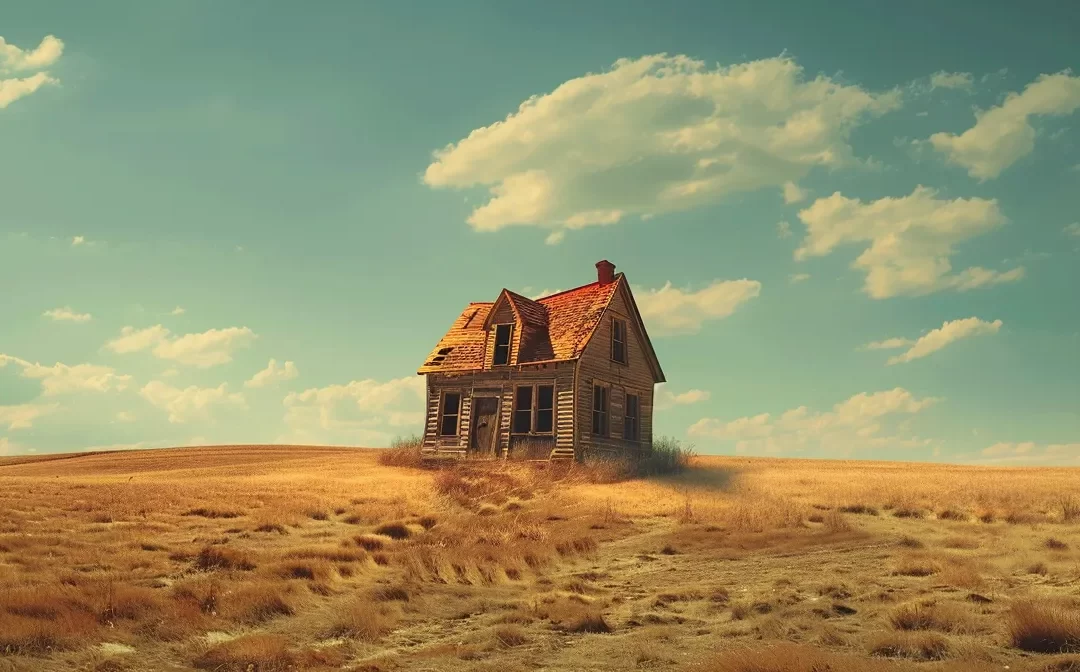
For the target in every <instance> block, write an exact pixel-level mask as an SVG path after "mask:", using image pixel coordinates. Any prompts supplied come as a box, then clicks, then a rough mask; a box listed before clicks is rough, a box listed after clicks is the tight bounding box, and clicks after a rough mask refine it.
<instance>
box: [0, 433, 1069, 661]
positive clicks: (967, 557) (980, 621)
mask: <svg viewBox="0 0 1080 672" xmlns="http://www.w3.org/2000/svg"><path fill="white" fill-rule="evenodd" d="M657 444H658V445H661V446H667V448H664V450H667V451H668V454H669V455H671V454H677V455H678V456H679V457H677V458H670V457H665V458H663V459H661V460H659V462H658V464H660V465H661V466H656V465H652V466H649V465H647V464H645V462H644V461H643V462H642V463H641V464H643V465H644V466H641V467H640V468H637V467H635V466H634V465H633V464H632V463H630V462H627V461H623V462H620V461H616V460H607V461H603V460H598V461H595V462H586V463H583V464H579V463H562V464H550V465H549V464H544V465H540V466H533V465H529V464H523V463H465V464H454V465H448V466H442V467H438V468H435V469H428V468H424V469H414V468H412V466H413V465H412V464H411V463H409V462H408V461H404V460H403V461H401V462H400V463H394V464H390V463H388V462H386V459H387V458H385V457H384V455H385V453H384V452H376V451H363V450H351V449H322V448H290V449H276V448H269V447H263V448H244V447H236V448H217V449H184V450H178V451H146V452H137V451H136V452H129V453H124V454H118V455H88V456H84V457H80V458H79V459H78V460H57V461H41V462H34V461H29V462H28V461H22V462H20V463H19V464H9V463H7V462H5V461H4V460H3V458H0V668H2V667H3V666H4V664H6V663H7V662H13V663H14V665H15V666H14V668H13V669H16V670H20V669H42V670H51V669H58V670H59V669H87V670H93V671H94V672H106V671H107V670H117V671H122V670H129V669H131V670H134V669H191V668H196V669H206V670H244V672H247V671H248V670H259V671H260V672H263V671H265V670H293V669H295V670H301V669H357V670H364V669H367V670H374V669H383V670H390V669H412V668H420V669H446V670H449V671H451V672H454V671H456V670H465V669H489V670H493V669H500V670H516V669H519V668H520V669H529V668H530V667H533V666H535V664H536V661H537V660H539V658H538V657H537V656H538V655H542V656H543V660H544V664H545V666H548V667H549V668H550V669H582V668H584V667H590V668H602V669H634V668H635V667H636V668H640V669H672V670H689V669H698V670H705V671H708V670H723V671H726V672H820V671H822V670H831V671H832V672H854V671H855V670H867V671H869V672H877V671H879V670H880V671H884V670H893V671H907V670H914V671H917V670H925V671H927V672H931V671H934V670H946V669H949V670H952V669H959V670H964V671H965V672H975V671H979V672H981V671H982V670H984V669H986V670H989V669H1002V668H1003V666H1004V665H1009V668H1010V669H1012V670H1018V671H1020V672H1029V671H1030V672H1035V671H1036V670H1038V671H1040V672H1041V671H1042V670H1044V669H1045V670H1051V669H1053V670H1054V672H1062V671H1063V670H1068V669H1070V668H1069V667H1067V665H1069V664H1071V663H1069V662H1068V661H1069V660H1070V659H1075V658H1076V657H1077V656H1078V655H1080V648H1078V647H1080V644H1078V642H1080V624H1078V623H1077V619H1076V617H1075V613H1076V611H1077V604H1076V602H1075V601H1076V598H1075V596H1072V595H1070V592H1069V591H1070V590H1071V584H1069V583H1068V581H1069V580H1070V579H1071V577H1072V576H1073V573H1072V572H1073V568H1074V567H1075V562H1076V560H1077V558H1078V557H1080V556H1077V554H1076V551H1075V550H1074V549H1076V548H1077V536H1076V534H1077V532H1078V531H1077V530H1076V529H1075V528H1074V527H1071V526H1070V525H1067V524H1063V523H1067V522H1069V520H1070V518H1069V516H1070V514H1069V513H1068V511H1069V509H1068V501H1067V498H1063V497H1062V496H1061V494H1060V493H1061V492H1067V491H1068V487H1070V484H1071V483H1072V482H1073V479H1075V473H1074V472H1069V471H1067V470H1053V469H1045V470H1015V469H1011V470H1006V471H993V470H980V469H974V468H967V467H964V468H960V467H950V466H945V465H943V466H927V465H917V466H905V467H904V469H903V470H897V469H896V468H895V467H894V466H890V465H887V464H874V463H851V462H824V461H818V462H803V461H797V460H786V461H778V460H765V459H746V458H741V457H740V458H713V457H701V456H696V455H694V454H693V452H692V450H688V449H683V448H682V447H681V446H679V445H678V443H677V442H672V441H667V440H664V439H661V440H658V441H657ZM275 461H277V462H276V463H275ZM672 464H674V465H677V466H674V467H670V466H663V465H672ZM278 465H280V466H278ZM253 467H255V468H253ZM961 469H962V470H961ZM135 474H137V475H138V478H136V479H134V480H132V479H131V476H132V475H135ZM961 478H962V479H963V480H964V483H965V488H964V489H963V490H962V491H958V489H957V488H956V487H955V484H956V482H957V480H958V479H961ZM1003 479H1012V481H1011V482H1010V484H1009V487H1003ZM882 512H884V513H886V514H887V515H881V513H882ZM910 512H918V514H910V515H909V513H910ZM979 516H986V517H987V518H988V520H989V521H990V522H989V523H985V524H982V523H979V522H978V520H979ZM106 520H107V521H109V522H106ZM995 521H997V522H995ZM1002 521H1013V522H1014V524H1011V525H1010V524H1003V522H1002ZM1019 521H1035V526H1034V527H1032V526H1030V525H1027V524H1016V523H1018V522H1019ZM1074 522H1075V520H1074ZM1048 525H1049V526H1051V527H1047V526H1048ZM1051 531H1052V536H1050V535H1051ZM1015 549H1024V550H1023V552H1022V553H1021V554H1020V555H1015ZM1029 572H1036V573H1029ZM1014 590H1015V591H1016V594H1015V595H1014V594H1012V591H1014ZM1073 592H1074V591H1073ZM785 640H797V641H798V642H802V643H798V644H784V643H781V642H783V641H785ZM624 642H629V645H624ZM746 647H753V650H754V652H753V653H752V654H751V653H749V652H747V650H746ZM541 652H542V653H541ZM1024 656H1030V658H1024ZM982 661H986V665H990V664H991V661H992V662H993V665H992V666H990V667H986V666H984V665H983V662H982Z"/></svg>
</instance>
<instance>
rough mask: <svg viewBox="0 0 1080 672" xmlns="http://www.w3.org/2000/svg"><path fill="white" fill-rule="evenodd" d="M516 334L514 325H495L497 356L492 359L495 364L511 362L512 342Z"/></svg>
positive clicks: (504, 364)
mask: <svg viewBox="0 0 1080 672" xmlns="http://www.w3.org/2000/svg"><path fill="white" fill-rule="evenodd" d="M513 336H514V325H512V324H497V325H495V357H494V358H493V359H492V362H491V363H492V364H493V365H494V366H506V365H507V364H509V363H510V343H511V342H512V339H513Z"/></svg>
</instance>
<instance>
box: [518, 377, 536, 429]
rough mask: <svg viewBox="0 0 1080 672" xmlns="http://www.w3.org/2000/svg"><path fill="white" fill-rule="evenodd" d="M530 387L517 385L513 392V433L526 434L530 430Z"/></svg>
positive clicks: (531, 400) (531, 390)
mask: <svg viewBox="0 0 1080 672" xmlns="http://www.w3.org/2000/svg"><path fill="white" fill-rule="evenodd" d="M532 392H533V388H532V387H519V388H517V390H516V391H515V394H514V428H513V431H514V433H515V434H528V433H529V432H530V431H531V430H532V403H533V399H532Z"/></svg>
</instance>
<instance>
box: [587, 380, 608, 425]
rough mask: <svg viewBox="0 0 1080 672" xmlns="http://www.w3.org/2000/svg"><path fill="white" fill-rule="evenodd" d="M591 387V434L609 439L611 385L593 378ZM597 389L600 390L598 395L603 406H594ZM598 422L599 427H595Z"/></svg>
mask: <svg viewBox="0 0 1080 672" xmlns="http://www.w3.org/2000/svg"><path fill="white" fill-rule="evenodd" d="M592 388H593V389H592V426H591V429H592V435H593V436H594V437H600V438H603V439H609V438H611V385H610V384H608V383H603V382H600V381H598V380H594V381H593V385H592ZM597 391H600V392H601V394H600V397H601V401H602V402H603V403H602V406H603V408H597V406H596V397H597ZM598 424H599V425H600V427H599V429H598V428H597V425H598Z"/></svg>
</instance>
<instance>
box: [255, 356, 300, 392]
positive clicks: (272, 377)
mask: <svg viewBox="0 0 1080 672" xmlns="http://www.w3.org/2000/svg"><path fill="white" fill-rule="evenodd" d="M298 375H300V372H299V371H298V370H297V369H296V364H294V363H292V362H285V363H284V364H283V365H282V366H278V363H277V360H276V359H271V360H270V363H269V364H267V365H266V368H265V369H263V370H262V371H259V372H258V373H256V374H255V375H254V376H252V377H251V380H248V381H247V382H246V383H244V387H266V386H268V385H273V384H274V383H279V382H281V381H284V380H292V379H293V378H296V377H297V376H298Z"/></svg>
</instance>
